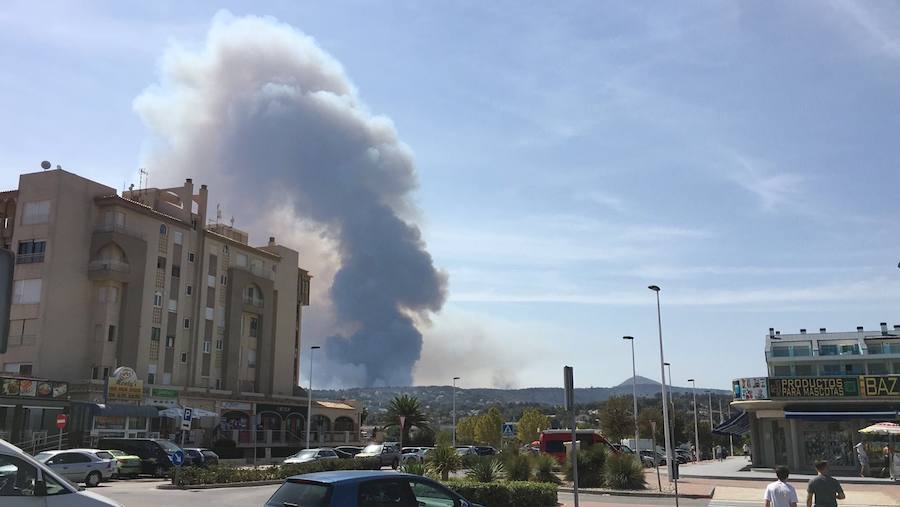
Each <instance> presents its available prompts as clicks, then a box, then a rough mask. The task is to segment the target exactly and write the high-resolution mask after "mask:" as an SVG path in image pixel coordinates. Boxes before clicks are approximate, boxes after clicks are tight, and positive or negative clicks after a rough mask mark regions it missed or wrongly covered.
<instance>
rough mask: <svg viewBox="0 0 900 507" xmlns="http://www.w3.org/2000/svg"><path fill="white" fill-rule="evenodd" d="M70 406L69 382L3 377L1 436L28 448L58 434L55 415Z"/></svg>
mask: <svg viewBox="0 0 900 507" xmlns="http://www.w3.org/2000/svg"><path fill="white" fill-rule="evenodd" d="M69 407H70V402H69V385H68V384H67V383H66V382H55V381H52V380H46V379H35V378H28V377H11V376H10V377H0V438H2V439H3V440H7V441H9V442H12V443H15V444H22V445H24V446H25V447H29V448H30V447H33V446H35V445H37V446H41V445H43V443H44V441H46V440H47V439H48V438H51V439H52V438H57V436H58V434H59V430H58V429H57V428H56V416H57V415H58V414H61V413H67V412H68V411H69Z"/></svg>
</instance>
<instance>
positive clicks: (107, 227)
mask: <svg viewBox="0 0 900 507" xmlns="http://www.w3.org/2000/svg"><path fill="white" fill-rule="evenodd" d="M94 232H115V233H119V234H125V235H126V236H132V237H135V238H139V239H144V233H143V232H141V231H138V230H136V229H131V228H129V227H126V226H124V225H120V224H97V225H95V226H94Z"/></svg>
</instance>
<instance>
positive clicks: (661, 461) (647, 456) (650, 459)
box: [641, 449, 666, 466]
mask: <svg viewBox="0 0 900 507" xmlns="http://www.w3.org/2000/svg"><path fill="white" fill-rule="evenodd" d="M641 461H642V462H643V463H644V465H645V466H647V465H648V464H649V466H655V465H661V466H664V465H665V464H666V456H665V454H663V453H661V452H656V451H651V450H650V449H642V450H641Z"/></svg>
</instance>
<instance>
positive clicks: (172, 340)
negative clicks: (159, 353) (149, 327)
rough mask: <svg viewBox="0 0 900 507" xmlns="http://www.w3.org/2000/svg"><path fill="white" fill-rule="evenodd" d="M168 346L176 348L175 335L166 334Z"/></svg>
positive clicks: (168, 347)
mask: <svg viewBox="0 0 900 507" xmlns="http://www.w3.org/2000/svg"><path fill="white" fill-rule="evenodd" d="M166 348H167V349H174V348H175V337H174V336H166Z"/></svg>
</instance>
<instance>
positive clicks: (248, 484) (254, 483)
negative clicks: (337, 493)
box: [156, 479, 284, 490]
mask: <svg viewBox="0 0 900 507" xmlns="http://www.w3.org/2000/svg"><path fill="white" fill-rule="evenodd" d="M282 482H284V479H278V480H271V481H251V482H225V483H222V484H193V485H188V486H178V485H175V484H160V485H158V486H156V489H163V490H176V489H179V490H185V489H219V488H246V487H251V486H272V485H274V484H281V483H282Z"/></svg>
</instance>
